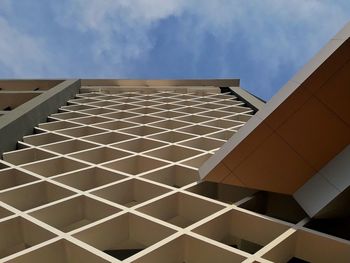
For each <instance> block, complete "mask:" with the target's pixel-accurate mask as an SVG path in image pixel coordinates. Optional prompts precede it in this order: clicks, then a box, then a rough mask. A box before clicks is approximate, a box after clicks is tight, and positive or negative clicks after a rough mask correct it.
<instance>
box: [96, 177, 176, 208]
mask: <svg viewBox="0 0 350 263" xmlns="http://www.w3.org/2000/svg"><path fill="white" fill-rule="evenodd" d="M168 191H169V189H167V188H164V187H161V186H158V185H155V184H151V183H147V182H144V181H141V180H137V179H131V180H127V181H124V182H121V183H117V184H114V185H111V186H107V187H105V188H103V189H100V190H97V191H94V192H92V193H93V194H94V195H97V196H99V197H102V198H104V199H107V200H109V201H112V202H114V203H117V204H120V205H123V206H126V207H132V206H135V205H138V204H140V203H143V202H145V201H147V200H149V199H151V198H154V197H156V196H159V195H162V194H164V193H166V192H168Z"/></svg>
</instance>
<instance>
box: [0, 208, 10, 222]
mask: <svg viewBox="0 0 350 263" xmlns="http://www.w3.org/2000/svg"><path fill="white" fill-rule="evenodd" d="M11 215H13V214H12V212H10V211H9V210H7V209H5V208H3V207H1V206H0V219H2V218H5V217H8V216H11Z"/></svg>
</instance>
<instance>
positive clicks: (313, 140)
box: [0, 25, 350, 263]
mask: <svg viewBox="0 0 350 263" xmlns="http://www.w3.org/2000/svg"><path fill="white" fill-rule="evenodd" d="M349 35H350V26H349V25H348V26H346V27H345V28H344V29H343V30H342V31H341V32H339V33H338V34H337V35H336V36H335V37H334V39H333V40H331V42H330V43H329V44H328V45H327V46H326V47H325V48H324V49H322V50H321V51H320V53H319V54H318V55H316V57H315V58H314V59H313V60H312V61H311V62H310V63H309V64H308V65H306V67H305V68H304V69H302V70H301V71H300V72H299V73H298V74H297V75H296V77H294V78H293V79H292V80H291V81H290V82H288V83H287V84H286V86H285V87H283V88H282V89H281V91H280V93H279V94H277V95H276V96H275V97H274V98H273V99H272V100H271V101H269V102H268V103H265V102H263V101H261V100H259V99H258V98H256V97H254V96H253V95H251V94H249V93H248V92H246V91H245V90H244V89H242V88H240V86H239V80H237V79H232V80H86V79H82V80H80V79H79V80H3V81H0V88H1V90H0V102H1V104H0V105H1V106H2V109H3V111H2V112H1V114H3V116H1V117H0V139H1V140H0V151H1V153H3V155H2V160H0V233H1V235H0V260H1V261H2V262H12V263H14V262H16V263H19V262H45V261H46V262H120V261H123V262H138V263H141V262H145V263H146V262H147V263H148V262H187V263H192V262H246V263H248V262H260V263H264V262H265V263H267V262H350V242H349V240H350V223H349V212H348V209H347V203H348V202H347V201H348V200H349V198H348V193H349V190H348V186H349V182H350V175H349V170H350V169H349V165H348V162H346V160H348V158H347V157H348V156H349V150H348V144H349V137H350V132H349V123H350V122H349V116H350V111H349V105H348V101H349V99H350V93H349V92H350V91H349V88H348V83H349V80H350V74H349V73H350V68H349V65H350V64H349V63H350V62H349V61H350V52H349V51H350V44H349V43H350V42H349V41H350V40H349ZM299 113H300V114H299ZM332 121H333V122H332ZM282 123H283V124H288V125H289V126H287V128H285V131H289V133H285V134H282V133H280V130H279V128H280V127H281V126H282ZM284 136H285V137H284ZM280 137H282V138H283V140H281V139H280ZM298 142H299V144H298ZM320 142H322V143H320ZM293 143H294V144H293ZM297 146H300V148H298V147H297ZM301 146H304V147H301ZM296 153H297V154H296ZM304 154H305V155H304ZM295 155H298V156H299V159H296V158H295ZM296 160H300V161H299V162H297V161H296ZM316 164H317V165H316ZM309 166H310V167H311V168H310V169H307V168H305V167H309ZM330 175H331V177H327V176H330Z"/></svg>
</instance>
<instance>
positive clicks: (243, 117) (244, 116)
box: [225, 114, 253, 122]
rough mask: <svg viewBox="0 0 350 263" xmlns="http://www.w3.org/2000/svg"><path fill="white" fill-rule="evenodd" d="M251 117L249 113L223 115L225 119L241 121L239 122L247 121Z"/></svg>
mask: <svg viewBox="0 0 350 263" xmlns="http://www.w3.org/2000/svg"><path fill="white" fill-rule="evenodd" d="M251 117H253V115H250V114H236V115H232V116H228V117H225V119H226V120H232V121H241V122H247V121H249V119H250V118H251Z"/></svg>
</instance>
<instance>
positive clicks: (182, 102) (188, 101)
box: [174, 100, 202, 106]
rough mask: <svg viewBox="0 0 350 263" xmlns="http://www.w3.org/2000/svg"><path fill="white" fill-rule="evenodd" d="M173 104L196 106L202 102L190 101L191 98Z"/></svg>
mask: <svg viewBox="0 0 350 263" xmlns="http://www.w3.org/2000/svg"><path fill="white" fill-rule="evenodd" d="M174 104H176V105H179V106H198V105H201V104H202V102H198V101H192V100H181V101H176V102H174Z"/></svg>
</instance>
